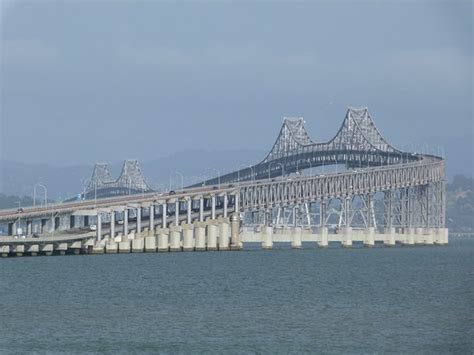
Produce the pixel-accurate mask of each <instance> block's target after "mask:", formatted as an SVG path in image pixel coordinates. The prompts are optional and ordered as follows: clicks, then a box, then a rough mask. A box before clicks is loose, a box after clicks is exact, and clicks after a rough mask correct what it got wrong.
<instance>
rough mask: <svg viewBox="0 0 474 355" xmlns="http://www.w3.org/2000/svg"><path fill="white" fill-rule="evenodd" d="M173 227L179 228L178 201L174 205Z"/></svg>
mask: <svg viewBox="0 0 474 355" xmlns="http://www.w3.org/2000/svg"><path fill="white" fill-rule="evenodd" d="M174 225H175V226H179V201H178V200H176V202H175V203H174Z"/></svg>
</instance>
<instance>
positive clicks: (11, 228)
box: [7, 222, 15, 237]
mask: <svg viewBox="0 0 474 355" xmlns="http://www.w3.org/2000/svg"><path fill="white" fill-rule="evenodd" d="M14 228H15V223H13V222H10V223H8V231H7V235H8V236H10V237H11V236H13V235H14Z"/></svg>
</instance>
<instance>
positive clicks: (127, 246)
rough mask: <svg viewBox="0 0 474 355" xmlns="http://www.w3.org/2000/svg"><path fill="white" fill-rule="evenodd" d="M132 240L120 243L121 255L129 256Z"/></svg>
mask: <svg viewBox="0 0 474 355" xmlns="http://www.w3.org/2000/svg"><path fill="white" fill-rule="evenodd" d="M130 244H131V242H130V240H123V239H122V241H121V242H120V243H119V253H120V254H127V253H130Z"/></svg>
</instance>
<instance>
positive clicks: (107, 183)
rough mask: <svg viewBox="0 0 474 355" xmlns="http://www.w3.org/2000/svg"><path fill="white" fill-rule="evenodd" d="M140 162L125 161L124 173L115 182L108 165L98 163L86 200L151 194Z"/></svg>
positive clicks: (86, 193) (84, 195)
mask: <svg viewBox="0 0 474 355" xmlns="http://www.w3.org/2000/svg"><path fill="white" fill-rule="evenodd" d="M150 191H152V189H151V188H150V186H149V185H148V184H147V182H146V180H145V178H144V176H143V174H142V172H141V170H140V164H139V163H138V160H125V161H124V163H123V166H122V172H121V173H120V176H119V177H118V178H117V180H113V179H112V177H111V175H110V171H109V167H108V165H107V164H106V163H96V164H95V165H94V169H93V171H92V176H91V178H90V181H89V184H88V185H87V188H86V189H85V191H84V193H83V194H82V195H83V196H82V197H83V198H84V199H91V198H92V199H94V198H103V197H113V196H120V195H130V194H137V193H144V192H150Z"/></svg>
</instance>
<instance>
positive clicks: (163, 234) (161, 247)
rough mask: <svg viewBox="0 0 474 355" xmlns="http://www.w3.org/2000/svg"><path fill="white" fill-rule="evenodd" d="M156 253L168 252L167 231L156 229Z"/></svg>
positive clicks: (165, 229)
mask: <svg viewBox="0 0 474 355" xmlns="http://www.w3.org/2000/svg"><path fill="white" fill-rule="evenodd" d="M157 233H158V251H159V252H163V251H169V229H168V228H158V230H157Z"/></svg>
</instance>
